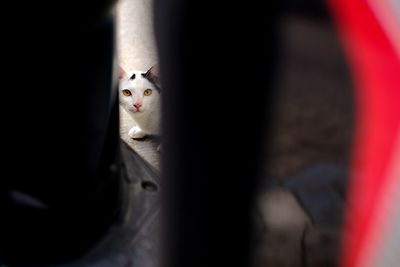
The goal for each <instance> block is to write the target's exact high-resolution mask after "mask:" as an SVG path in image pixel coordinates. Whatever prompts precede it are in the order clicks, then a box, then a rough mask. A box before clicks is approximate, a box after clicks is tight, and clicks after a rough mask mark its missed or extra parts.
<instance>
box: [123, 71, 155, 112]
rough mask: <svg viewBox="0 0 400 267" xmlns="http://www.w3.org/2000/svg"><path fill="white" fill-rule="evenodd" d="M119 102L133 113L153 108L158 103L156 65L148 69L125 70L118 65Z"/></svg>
mask: <svg viewBox="0 0 400 267" xmlns="http://www.w3.org/2000/svg"><path fill="white" fill-rule="evenodd" d="M119 94H120V95H119V102H120V104H121V105H122V106H123V107H124V108H125V109H126V110H128V111H130V112H132V113H134V114H140V113H145V112H146V111H150V110H153V109H154V108H155V107H157V106H158V105H159V103H160V79H159V75H158V68H157V66H153V67H152V68H150V69H149V70H148V71H130V72H125V71H124V70H123V69H122V68H121V67H120V73H119Z"/></svg>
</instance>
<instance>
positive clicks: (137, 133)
mask: <svg viewBox="0 0 400 267" xmlns="http://www.w3.org/2000/svg"><path fill="white" fill-rule="evenodd" d="M128 135H129V137H130V138H133V139H143V138H144V137H145V136H146V133H145V132H143V131H142V130H141V129H140V128H139V127H138V126H134V127H132V129H130V130H129V133H128Z"/></svg>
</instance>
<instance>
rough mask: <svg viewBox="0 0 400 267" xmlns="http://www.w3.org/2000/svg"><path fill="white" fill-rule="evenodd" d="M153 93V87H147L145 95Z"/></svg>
mask: <svg viewBox="0 0 400 267" xmlns="http://www.w3.org/2000/svg"><path fill="white" fill-rule="evenodd" d="M151 93H153V91H152V90H151V89H146V90H145V91H144V95H145V96H149V95H151Z"/></svg>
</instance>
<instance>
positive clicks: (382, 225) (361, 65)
mask: <svg viewBox="0 0 400 267" xmlns="http://www.w3.org/2000/svg"><path fill="white" fill-rule="evenodd" d="M329 4H330V8H331V11H332V13H333V16H334V19H335V22H336V24H337V26H338V29H339V33H340V35H341V39H342V41H343V45H344V48H345V50H346V54H347V58H348V60H349V64H350V68H351V71H352V76H353V81H354V87H355V99H356V122H357V124H356V132H355V135H354V147H353V155H352V172H351V177H350V184H349V191H348V203H347V211H346V215H345V216H346V219H345V230H344V233H343V235H344V236H343V244H342V264H341V266H342V267H395V266H400V208H399V207H398V205H399V204H400V3H399V2H398V1H397V2H396V1H394V0H330V1H329Z"/></svg>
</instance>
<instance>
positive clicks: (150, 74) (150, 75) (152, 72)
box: [141, 66, 161, 92]
mask: <svg viewBox="0 0 400 267" xmlns="http://www.w3.org/2000/svg"><path fill="white" fill-rule="evenodd" d="M155 68H156V67H154V66H153V67H151V68H150V69H149V70H148V71H147V72H146V73H142V74H141V75H142V77H143V78H145V79H147V80H148V81H149V82H151V83H152V84H153V85H154V87H155V88H156V90H157V91H158V92H161V82H160V77H159V76H158V69H157V70H156V69H155Z"/></svg>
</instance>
